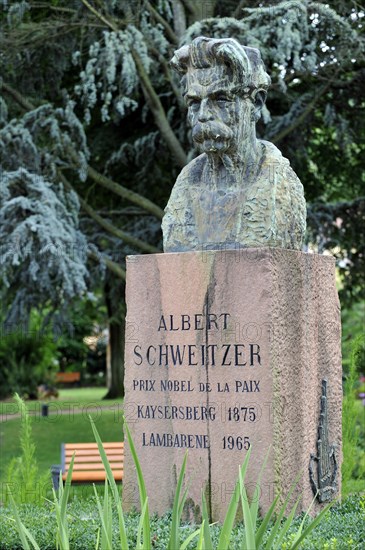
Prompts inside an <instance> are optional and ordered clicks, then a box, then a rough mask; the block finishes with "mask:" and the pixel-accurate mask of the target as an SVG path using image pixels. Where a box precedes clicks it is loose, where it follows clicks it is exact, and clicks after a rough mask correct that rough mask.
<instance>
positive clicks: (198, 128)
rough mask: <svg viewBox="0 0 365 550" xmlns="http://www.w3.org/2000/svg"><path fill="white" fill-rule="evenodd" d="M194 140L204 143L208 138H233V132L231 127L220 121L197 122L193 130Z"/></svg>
mask: <svg viewBox="0 0 365 550" xmlns="http://www.w3.org/2000/svg"><path fill="white" fill-rule="evenodd" d="M192 136H193V140H194V141H196V142H198V143H202V142H203V141H205V140H206V139H212V140H218V139H219V140H221V139H223V140H227V141H229V140H231V139H232V137H233V132H232V130H231V128H229V127H228V126H226V125H225V124H223V123H221V122H220V121H216V120H215V121H212V122H208V123H207V122H204V123H199V122H198V123H197V124H195V125H194V127H193V131H192Z"/></svg>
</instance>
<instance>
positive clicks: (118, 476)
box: [51, 442, 124, 489]
mask: <svg viewBox="0 0 365 550" xmlns="http://www.w3.org/2000/svg"><path fill="white" fill-rule="evenodd" d="M103 447H104V450H105V452H106V456H107V457H108V460H109V464H110V467H111V469H112V472H113V475H114V479H115V481H122V479H123V462H124V443H123V442H118V443H103ZM74 453H75V461H74V467H73V471H72V478H71V483H100V482H104V481H105V478H106V472H105V468H104V464H103V461H102V459H101V456H100V453H99V449H98V446H97V444H96V443H62V446H61V460H62V465H59V464H57V465H55V466H52V468H51V472H52V482H53V486H54V488H55V489H58V487H59V476H60V471H62V480H63V481H66V477H67V472H68V470H69V467H70V462H71V459H72V455H73V454H74Z"/></svg>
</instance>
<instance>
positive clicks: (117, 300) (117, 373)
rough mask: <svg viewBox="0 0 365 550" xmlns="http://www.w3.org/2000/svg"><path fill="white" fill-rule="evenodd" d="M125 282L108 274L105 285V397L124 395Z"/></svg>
mask: <svg viewBox="0 0 365 550" xmlns="http://www.w3.org/2000/svg"><path fill="white" fill-rule="evenodd" d="M124 291H125V284H124V282H123V281H121V280H120V279H119V280H116V279H115V278H114V277H113V275H111V274H109V275H108V274H107V276H106V282H105V286H104V292H105V303H106V307H107V311H108V318H109V342H108V347H107V361H106V363H107V364H106V373H107V375H106V378H107V387H108V393H107V394H106V395H105V397H104V399H115V398H116V397H124V330H125V320H124V317H125V307H124Z"/></svg>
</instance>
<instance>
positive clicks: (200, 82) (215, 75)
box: [186, 65, 237, 91]
mask: <svg viewBox="0 0 365 550" xmlns="http://www.w3.org/2000/svg"><path fill="white" fill-rule="evenodd" d="M236 85H237V83H236V82H235V79H234V78H233V77H232V71H231V70H230V69H229V68H228V67H227V66H224V65H217V66H213V67H207V68H204V69H193V68H192V69H190V70H189V71H188V72H187V75H186V89H187V91H188V90H189V89H191V88H197V87H209V88H212V89H214V88H216V87H219V88H222V87H224V88H227V89H230V88H232V87H233V86H236Z"/></svg>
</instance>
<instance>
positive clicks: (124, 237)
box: [58, 171, 160, 254]
mask: <svg viewBox="0 0 365 550" xmlns="http://www.w3.org/2000/svg"><path fill="white" fill-rule="evenodd" d="M58 175H59V177H60V179H61V181H62V182H63V183H64V184H65V186H66V187H67V188H68V189H72V190H73V191H74V192H75V193H76V194H77V196H78V199H79V201H80V204H81V206H82V208H83V210H84V211H85V212H86V213H87V214H88V215H89V216H90V218H92V219H93V220H95V221H96V223H98V224H99V225H100V226H101V227H103V228H104V229H105V230H106V231H108V233H110V234H111V235H114V237H117V238H118V239H120V240H121V241H123V242H124V243H126V244H129V245H131V246H133V247H136V248H139V249H140V250H143V252H148V253H152V254H154V253H156V252H160V250H159V249H158V248H156V247H155V246H151V245H150V244H148V243H146V242H144V241H142V240H141V239H138V238H136V237H133V236H132V235H129V234H128V233H126V232H125V231H122V230H121V229H119V228H117V227H115V226H114V225H113V224H112V223H110V222H108V221H107V220H105V219H104V218H103V217H102V216H100V215H99V214H98V213H97V212H95V210H94V209H93V208H92V207H91V206H90V205H89V204H88V203H87V202H86V201H85V199H83V198H82V197H81V196H80V195H79V194H78V193H77V191H76V190H75V189H74V188H73V186H72V184H71V183H70V182H69V181H68V179H67V178H66V177H65V176H64V174H62V172H61V171H58Z"/></svg>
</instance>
